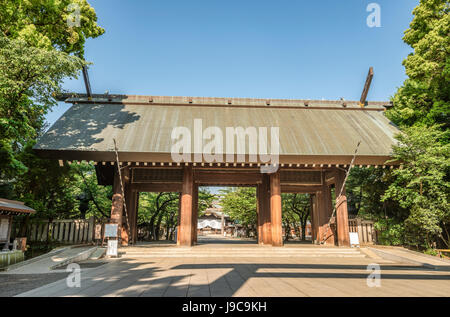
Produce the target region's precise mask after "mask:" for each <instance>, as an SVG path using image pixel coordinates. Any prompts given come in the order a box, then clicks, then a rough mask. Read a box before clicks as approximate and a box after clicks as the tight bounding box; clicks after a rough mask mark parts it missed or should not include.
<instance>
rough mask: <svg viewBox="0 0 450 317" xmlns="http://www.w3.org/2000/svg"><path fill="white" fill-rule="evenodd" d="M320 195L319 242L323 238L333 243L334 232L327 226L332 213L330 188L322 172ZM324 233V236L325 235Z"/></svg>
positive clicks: (329, 243) (328, 242)
mask: <svg viewBox="0 0 450 317" xmlns="http://www.w3.org/2000/svg"><path fill="white" fill-rule="evenodd" d="M322 182H323V183H322V195H320V197H321V201H320V203H319V206H320V207H319V208H320V209H319V210H320V226H321V228H320V242H322V241H323V240H324V239H325V244H328V245H334V233H333V230H332V228H331V227H328V223H329V221H330V217H331V214H332V213H333V207H332V201H331V189H330V187H328V185H327V184H326V183H325V173H322ZM325 235H326V236H325Z"/></svg>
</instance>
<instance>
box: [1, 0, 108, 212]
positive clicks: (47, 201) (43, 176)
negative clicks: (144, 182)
mask: <svg viewBox="0 0 450 317" xmlns="http://www.w3.org/2000/svg"><path fill="white" fill-rule="evenodd" d="M70 3H76V4H78V6H79V8H80V13H81V16H80V25H79V26H71V25H70V24H68V23H67V18H68V16H69V15H70V14H71V13H72V12H71V8H70V7H69V4H70ZM96 21H97V17H96V14H95V11H94V9H93V8H92V7H91V6H90V5H89V4H88V3H87V1H86V0H75V1H69V0H7V1H1V2H0V193H1V195H2V197H7V198H10V199H17V200H21V201H24V202H25V203H26V204H27V205H29V206H31V207H33V208H34V209H36V210H37V215H36V217H45V218H50V219H52V218H58V217H69V218H72V217H74V218H79V217H80V216H81V217H83V216H85V214H86V213H88V214H89V213H90V214H94V215H98V214H102V215H103V214H104V212H105V210H108V209H109V208H110V207H109V206H108V204H109V205H110V199H109V201H108V202H106V198H107V196H108V195H110V190H109V189H108V188H102V187H99V186H97V185H94V183H93V182H94V181H95V176H94V175H95V174H94V173H93V167H92V166H85V167H79V168H73V167H68V166H65V167H62V168H61V167H59V166H58V162H56V161H52V160H44V159H40V158H38V157H37V156H36V155H35V154H34V153H33V151H32V147H33V145H34V144H35V143H36V138H37V137H39V136H40V135H41V134H42V133H43V131H44V130H45V129H46V126H45V115H46V114H47V113H48V111H49V110H51V108H52V107H53V106H55V105H56V100H55V96H56V95H58V94H59V93H60V92H61V91H62V87H61V86H62V82H63V80H65V79H67V78H76V77H77V76H78V74H79V71H80V70H81V68H82V67H83V66H84V65H86V62H85V61H84V60H83V53H84V44H85V41H86V39H87V38H95V37H97V36H99V35H101V34H102V33H103V32H104V30H103V29H102V28H100V27H99V26H98V25H97V23H96ZM71 54H72V55H71ZM74 55H75V56H74ZM80 170H82V171H83V175H81V174H80ZM80 197H84V198H82V199H80ZM87 198H89V199H87ZM93 205H94V206H93ZM94 207H95V208H94ZM100 210H102V211H100ZM108 212H109V211H108Z"/></svg>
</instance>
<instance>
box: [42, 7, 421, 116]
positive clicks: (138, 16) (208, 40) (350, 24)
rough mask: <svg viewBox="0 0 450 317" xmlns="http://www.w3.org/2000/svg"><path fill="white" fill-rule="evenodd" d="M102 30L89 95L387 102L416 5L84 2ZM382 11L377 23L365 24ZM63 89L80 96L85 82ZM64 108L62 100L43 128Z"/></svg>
mask: <svg viewBox="0 0 450 317" xmlns="http://www.w3.org/2000/svg"><path fill="white" fill-rule="evenodd" d="M89 2H90V3H91V5H92V6H93V7H94V8H95V10H96V12H97V15H98V23H99V25H101V26H102V27H104V28H105V30H106V33H105V34H104V35H102V36H101V37H99V38H97V39H92V40H88V41H87V43H86V59H87V60H89V61H91V62H92V63H93V65H92V66H91V67H90V69H89V74H90V80H91V85H92V89H93V91H94V92H95V93H104V92H105V91H106V90H108V91H109V92H110V93H124V94H145V95H170V96H214V97H260V98H300V99H322V98H325V99H339V98H340V97H344V98H345V99H347V100H359V97H360V95H361V90H362V87H363V85H364V81H365V78H366V75H367V71H368V68H369V66H373V67H374V70H375V77H374V80H373V83H372V88H371V91H370V93H369V96H368V99H369V100H388V99H389V98H390V96H392V95H393V94H394V93H395V91H396V89H397V88H398V87H399V86H400V85H401V84H402V82H403V81H404V79H405V74H404V68H403V66H402V64H401V63H402V60H403V59H404V58H405V57H406V56H407V54H408V53H410V52H411V48H410V47H408V46H407V45H406V44H404V43H403V41H402V37H403V32H404V31H405V30H406V29H407V28H408V26H409V23H410V21H411V19H412V14H411V12H412V9H413V8H414V7H415V6H416V5H417V4H418V2H419V1H418V0H395V1H393V0H378V1H373V0H322V1H312V0H295V1H294V0H292V1H288V0H280V1H273V0H272V1H264V0H240V1H237V0H227V1H217V0H207V1H203V0H202V1H197V0H189V1H186V0H180V1H178V0H177V1H175V0H164V1H163V0H158V1H149V0H129V1H123V0H90V1H89ZM371 2H376V3H378V4H379V5H380V7H381V27H379V28H369V27H368V26H367V24H366V19H367V16H368V15H369V14H370V12H367V11H366V8H367V5H368V4H369V3H371ZM64 88H65V89H67V90H69V91H75V92H84V85H83V82H82V80H81V79H80V80H77V81H68V82H66V83H65V85H64ZM68 107H69V105H66V104H62V103H60V104H59V106H58V107H57V108H55V109H54V111H53V112H52V113H50V114H48V115H47V120H48V122H49V123H53V122H54V121H55V120H56V119H57V118H58V117H60V116H61V115H62V114H63V113H64V111H66V110H67V109H68Z"/></svg>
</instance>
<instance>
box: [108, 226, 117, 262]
mask: <svg viewBox="0 0 450 317" xmlns="http://www.w3.org/2000/svg"><path fill="white" fill-rule="evenodd" d="M118 231H119V225H118V224H116V223H106V224H105V238H107V239H108V248H107V249H106V256H109V257H117V256H118V252H117V246H118V241H119V240H118Z"/></svg>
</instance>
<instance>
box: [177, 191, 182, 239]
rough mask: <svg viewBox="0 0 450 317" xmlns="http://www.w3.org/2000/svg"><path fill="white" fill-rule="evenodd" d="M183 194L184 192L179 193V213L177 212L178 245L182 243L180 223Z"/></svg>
mask: <svg viewBox="0 0 450 317" xmlns="http://www.w3.org/2000/svg"><path fill="white" fill-rule="evenodd" d="M181 196H182V193H179V195H178V214H177V236H176V237H175V238H176V239H177V241H176V242H177V245H180V223H181Z"/></svg>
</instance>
